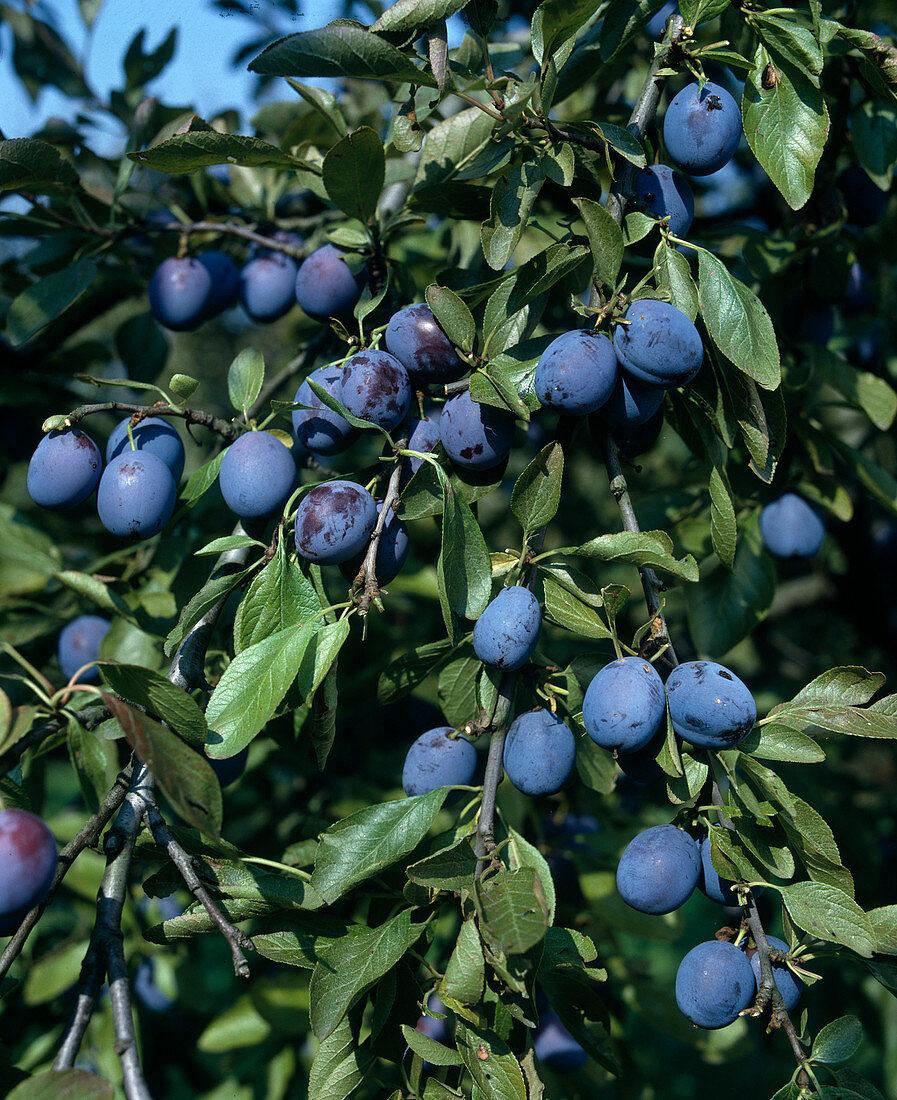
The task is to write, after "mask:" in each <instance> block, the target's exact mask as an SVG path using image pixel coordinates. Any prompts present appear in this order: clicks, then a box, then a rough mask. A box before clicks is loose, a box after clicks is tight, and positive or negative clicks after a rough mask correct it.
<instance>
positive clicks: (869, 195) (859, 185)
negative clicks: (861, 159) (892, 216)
mask: <svg viewBox="0 0 897 1100" xmlns="http://www.w3.org/2000/svg"><path fill="white" fill-rule="evenodd" d="M838 188H839V190H840V192H841V197H842V198H843V200H844V210H845V212H846V214H847V220H848V221H849V222H850V223H851V225H855V226H856V227H857V228H858V229H868V228H869V227H870V226H872V225H875V224H876V222H880V221H881V219H882V218H883V217H884V214H885V210H887V208H888V192H887V191H882V189H881V188H880V187H879V186H878V184H877V183H876V182H875V181H874V180H873V179H872V178H871V177H870V176H869V175H868V173H866V172H865V171H864V170H863V169H862V168H861V167H860V166H859V165H858V164H851V165H848V167H847V168H845V169H844V171H843V172H842V173H841V174H840V175H839V176H838Z"/></svg>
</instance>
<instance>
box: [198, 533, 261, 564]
mask: <svg viewBox="0 0 897 1100" xmlns="http://www.w3.org/2000/svg"><path fill="white" fill-rule="evenodd" d="M250 546H257V547H259V549H260V550H266V549H267V547H266V546H265V544H264V543H263V542H259V541H258V539H253V538H250V537H249V535H225V536H224V537H223V538H220V539H212V541H211V542H207V543H206V544H205V546H201V547H200V548H199V549H198V550H194V551H193V553H194V556H195V557H197V558H200V557H211V558H217V557H218V555H219V554H225V553H227V552H228V551H230V550H243V549H246V548H247V547H250Z"/></svg>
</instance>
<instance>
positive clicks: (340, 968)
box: [309, 909, 422, 1039]
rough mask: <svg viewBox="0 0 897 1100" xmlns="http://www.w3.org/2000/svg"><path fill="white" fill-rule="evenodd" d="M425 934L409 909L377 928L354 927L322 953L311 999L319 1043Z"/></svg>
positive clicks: (313, 980)
mask: <svg viewBox="0 0 897 1100" xmlns="http://www.w3.org/2000/svg"><path fill="white" fill-rule="evenodd" d="M421 930H422V929H421V926H420V925H413V924H412V923H411V910H410V909H405V910H403V911H402V912H401V913H397V914H396V916H394V917H393V918H392V920H388V921H386V923H385V924H381V925H379V926H377V927H376V928H364V927H362V926H359V925H353V926H352V927H350V929H349V931H348V933H347V934H346V935H345V936H343V937H342V938H341V939H338V940H334V941H333V943H331V944H329V945H327V946H324V947H320V948H319V949H318V951H317V955H318V962H317V965H316V966H315V969H314V973H313V974H312V976H311V983H310V985H309V997H310V999H311V1009H310V1016H311V1026H312V1029H313V1030H314V1033H315V1035H317V1037H318V1038H319V1039H326V1038H327V1036H328V1035H331V1034H332V1033H333V1031H334V1030H335V1029H336V1027H337V1025H338V1024H339V1022H340V1020H342V1018H343V1017H344V1016H345V1014H346V1013H347V1012H348V1011H349V1008H350V1006H351V1005H352V1003H353V1002H354V1001H355V999H356V998H357V997H359V996H360V995H361V994H362V993H363V992H364V991H365V990H366V989H370V988H371V986H372V985H374V983H375V982H377V981H378V980H379V979H380V978H382V977H383V975H384V974H385V973H386V972H387V971H388V970H391V969H392V968H393V967H394V966H395V965H396V964H397V963H398V962H399V960H400V959H401V958H402V956H403V955H404V954H405V952H406V951H407V950H408V948H409V947H410V946H411V944H412V943H414V941H415V940H416V939H417V938H418V936H419V935H420V934H421Z"/></svg>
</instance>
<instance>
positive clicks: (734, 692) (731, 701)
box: [666, 661, 757, 749]
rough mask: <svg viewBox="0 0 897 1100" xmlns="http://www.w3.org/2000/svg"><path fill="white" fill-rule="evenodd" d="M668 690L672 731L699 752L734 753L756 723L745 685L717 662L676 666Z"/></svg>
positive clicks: (750, 698) (668, 683)
mask: <svg viewBox="0 0 897 1100" xmlns="http://www.w3.org/2000/svg"><path fill="white" fill-rule="evenodd" d="M666 688H667V700H668V702H669V707H670V720H671V721H672V723H673V729H674V730H675V731H676V733H678V734H679V736H680V737H681V738H682V739H683V740H684V741H689V742H690V743H691V744H692V745H697V746H699V747H700V748H705V749H731V748H732V747H733V746H735V745H737V744H738V743H739V742H740V741H743V740H744V738H745V737H747V735H748V734H749V733H750V732H751V730H752V729H753V728H754V724H755V723H756V721H757V706H756V704H755V702H754V698H753V696H752V695H751V693H750V691H748V689H747V687H746V686H745V684H744V683H742V681H741V680H739V679H738V677H737V676H736V675H735V673H734V672H730V671H729V669H727V668H725V667H724V666H723V665H718V664H716V663H715V662H714V661H688V662H685V663H683V664H681V665H677V666H676V667H675V668H674V669H673V671H672V672H671V673H670V675H669V678H668V679H667V684H666Z"/></svg>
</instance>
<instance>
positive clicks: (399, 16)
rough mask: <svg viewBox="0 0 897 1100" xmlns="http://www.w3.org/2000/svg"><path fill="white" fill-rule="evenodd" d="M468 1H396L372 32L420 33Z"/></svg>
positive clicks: (457, 10)
mask: <svg viewBox="0 0 897 1100" xmlns="http://www.w3.org/2000/svg"><path fill="white" fill-rule="evenodd" d="M468 3H469V0H396V2H395V3H394V4H392V5H391V6H390V7H388V8H387V9H386V11H385V12H384V13H383V14H382V15H381V16H380V18H379V19H378V20H377V22H376V23H374V25H373V26H372V27H371V30H372V31H392V32H395V31H422V30H426V29H427V27H431V26H433V24H434V23H439V22H440V21H441V20H443V19H446V18H448V16H450V15H454V14H455V13H456V12H459V11H461V9H462V8H463V7H465V6H466V5H467V4H468Z"/></svg>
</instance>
